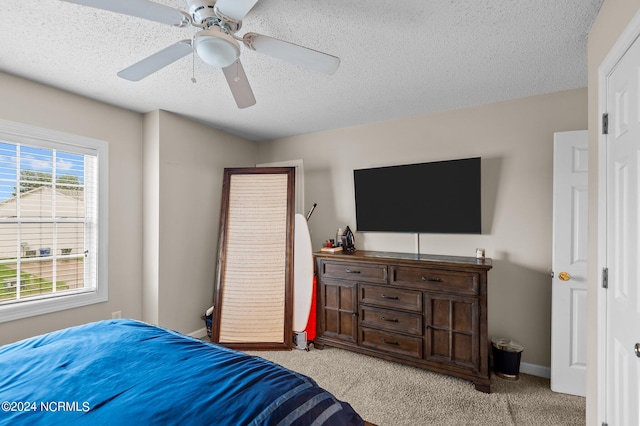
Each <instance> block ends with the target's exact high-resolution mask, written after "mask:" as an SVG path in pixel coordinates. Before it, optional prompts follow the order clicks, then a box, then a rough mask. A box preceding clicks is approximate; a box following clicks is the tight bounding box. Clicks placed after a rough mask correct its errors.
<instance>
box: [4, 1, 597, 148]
mask: <svg viewBox="0 0 640 426" xmlns="http://www.w3.org/2000/svg"><path fill="white" fill-rule="evenodd" d="M155 1H156V2H157V3H162V4H164V5H168V6H172V7H175V8H182V9H184V8H186V2H185V1H184V0H155ZM602 1H603V0H562V1H558V0H529V1H526V0H398V1H382V0H297V1H296V0H260V1H259V2H258V4H257V5H256V6H255V7H254V8H253V10H252V11H251V12H250V13H249V15H247V17H246V18H245V19H244V20H243V24H242V28H241V29H240V31H239V32H238V34H239V35H242V34H244V33H245V32H249V31H251V32H256V33H260V34H265V35H268V36H272V37H275V38H279V39H282V40H285V41H289V42H292V43H295V44H298V45H302V46H306V47H309V48H312V49H314V50H319V51H322V52H326V53H329V54H332V55H335V56H338V57H340V59H341V64H340V68H339V69H338V71H337V72H336V73H335V74H334V75H332V76H327V75H324V74H319V73H315V72H313V71H307V70H305V69H302V68H299V67H297V66H294V65H290V64H288V63H285V62H282V61H279V60H277V59H273V58H271V57H268V56H264V55H262V54H259V53H257V52H254V51H251V50H248V49H245V48H243V50H242V53H241V60H242V63H243V65H244V69H245V71H246V73H247V77H248V79H249V82H250V84H251V87H252V89H253V92H254V94H255V97H256V100H257V103H256V105H254V106H252V107H250V108H247V109H242V110H240V109H238V108H237V107H236V104H235V102H234V100H233V97H232V95H231V92H230V90H229V87H228V86H227V83H226V81H225V79H224V76H223V73H222V71H221V70H218V69H213V68H211V67H208V66H207V65H205V64H204V63H203V62H201V61H200V60H199V59H198V58H197V57H196V59H195V62H194V61H193V60H192V56H191V55H189V56H187V57H185V58H183V59H181V60H179V61H178V62H176V63H174V64H172V65H169V66H168V67H166V68H164V69H162V70H160V71H159V72H157V73H155V74H153V75H151V76H149V77H147V78H145V79H143V80H142V81H140V82H137V83H133V82H130V81H126V80H123V79H120V78H119V77H117V76H116V73H117V72H118V71H119V70H121V69H123V68H126V67H127V66H129V65H131V64H132V63H135V62H137V61H139V60H140V59H142V58H144V57H146V56H148V55H150V54H152V53H154V52H156V51H158V50H160V49H162V48H164V47H166V46H168V45H170V44H173V43H175V42H177V41H179V40H182V39H189V38H191V37H192V36H193V34H194V32H195V30H196V29H195V28H175V27H170V26H166V25H163V24H160V23H156V22H152V21H147V20H144V19H140V18H134V17H129V16H124V15H118V14H115V13H112V12H107V11H103V10H99V9H93V8H89V7H86V6H79V5H75V4H71V3H67V2H63V1H60V0H30V1H25V0H1V1H0V40H2V42H1V43H0V71H4V72H7V73H10V74H15V75H18V76H21V77H24V78H27V79H30V80H34V81H37V82H40V83H44V84H47V85H50V86H54V87H58V88H61V89H64V90H67V91H70V92H73V93H77V94H80V95H83V96H86V97H89V98H93V99H97V100H100V101H103V102H107V103H109V104H113V105H116V106H119V107H123V108H127V109H131V110H133V111H137V112H141V113H145V112H149V111H153V110H156V109H163V110H166V111H172V112H175V113H178V114H181V115H183V116H186V117H190V118H192V119H194V120H197V121H200V122H204V123H207V124H209V125H211V126H213V127H216V128H219V129H223V130H226V131H228V132H230V133H233V134H237V135H240V136H243V137H246V138H248V139H250V140H256V141H259V140H269V139H274V138H280V137H285V136H291V135H297V134H304V133H311V132H317V131H322V130H327V129H333V128H340V127H347V126H353V125H359V124H365V123H371V122H375V121H382V120H389V119H394V118H400V117H406V116H412V115H418V114H424V113H430V112H435V111H442V110H451V109H456V108H461V107H466V106H472V105H479V104H484V103H489V102H496V101H501V100H506V99H515V98H520V97H525V96H532V95H537V94H542V93H550V92H555V91H560V90H567V89H574V88H578V87H585V86H586V85H587V62H586V56H587V55H586V39H587V34H588V32H589V30H590V28H591V25H592V23H593V21H594V19H595V16H596V15H597V13H598V11H599V9H600V6H601V4H602ZM192 72H195V78H196V80H197V82H196V83H193V82H192V81H191V77H192ZM2 101H3V102H5V101H7V100H6V99H3V100H2Z"/></svg>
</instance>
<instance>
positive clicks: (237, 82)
mask: <svg viewBox="0 0 640 426" xmlns="http://www.w3.org/2000/svg"><path fill="white" fill-rule="evenodd" d="M222 72H224V77H225V78H226V79H227V83H229V88H230V89H231V93H232V94H233V98H234V99H235V100H236V104H237V105H238V108H247V107H250V106H251V105H255V104H256V98H255V97H254V96H253V91H252V90H251V86H250V85H249V80H247V75H246V74H245V73H244V68H243V67H242V63H241V62H240V59H236V61H235V62H234V63H233V64H231V65H229V66H228V67H226V68H223V69H222Z"/></svg>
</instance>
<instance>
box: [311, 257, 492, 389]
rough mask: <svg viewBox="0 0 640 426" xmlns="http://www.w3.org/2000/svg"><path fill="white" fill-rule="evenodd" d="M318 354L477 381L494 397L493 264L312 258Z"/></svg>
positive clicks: (442, 259) (425, 259)
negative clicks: (327, 349) (349, 355)
mask: <svg viewBox="0 0 640 426" xmlns="http://www.w3.org/2000/svg"><path fill="white" fill-rule="evenodd" d="M314 257H315V261H316V268H317V274H318V280H317V324H318V326H317V336H316V338H315V340H314V344H315V347H316V348H318V349H322V348H323V347H324V345H330V346H335V347H338V348H342V349H347V350H351V351H355V352H360V353H364V354H367V355H373V356H376V357H379V358H384V359H387V360H391V361H397V362H400V363H403V364H408V365H412V366H415V367H421V368H425V369H427V370H431V371H435V372H438V373H443V374H448V375H451V376H456V377H459V378H462V379H466V380H470V381H472V382H473V383H474V384H475V386H476V389H477V390H480V391H482V392H487V393H489V392H490V391H491V381H490V372H489V343H488V337H487V271H489V269H491V267H492V265H491V259H476V258H473V257H457V256H436V255H425V254H421V255H420V256H419V257H418V255H415V254H408V253H390V252H375V251H364V250H358V251H356V252H354V253H350V254H348V253H339V254H335V253H323V252H317V253H314Z"/></svg>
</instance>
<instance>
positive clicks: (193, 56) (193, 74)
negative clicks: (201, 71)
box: [191, 49, 196, 83]
mask: <svg viewBox="0 0 640 426" xmlns="http://www.w3.org/2000/svg"><path fill="white" fill-rule="evenodd" d="M191 82H192V83H195V82H196V50H195V49H193V52H192V53H191Z"/></svg>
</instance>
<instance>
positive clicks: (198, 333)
mask: <svg viewBox="0 0 640 426" xmlns="http://www.w3.org/2000/svg"><path fill="white" fill-rule="evenodd" d="M187 336H191V337H195V338H196V339H202V338H203V337H207V328H206V327H202V328H201V329H200V330H196V331H192V332H191V333H188V334H187Z"/></svg>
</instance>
